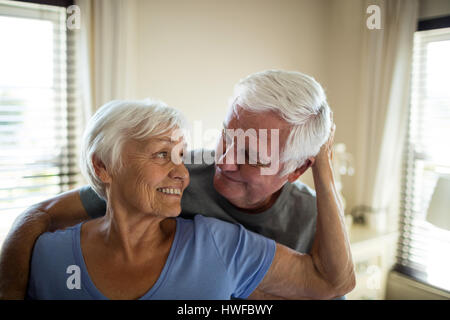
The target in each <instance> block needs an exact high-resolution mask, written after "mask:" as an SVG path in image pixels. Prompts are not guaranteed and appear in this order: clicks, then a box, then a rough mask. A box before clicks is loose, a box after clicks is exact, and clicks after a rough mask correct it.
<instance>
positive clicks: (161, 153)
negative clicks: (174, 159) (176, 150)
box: [156, 151, 167, 159]
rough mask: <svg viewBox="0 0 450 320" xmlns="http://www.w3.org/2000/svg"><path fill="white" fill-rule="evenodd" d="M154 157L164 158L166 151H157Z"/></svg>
mask: <svg viewBox="0 0 450 320" xmlns="http://www.w3.org/2000/svg"><path fill="white" fill-rule="evenodd" d="M156 157H157V158H159V159H165V158H167V152H165V151H163V152H158V153H157V154H156Z"/></svg>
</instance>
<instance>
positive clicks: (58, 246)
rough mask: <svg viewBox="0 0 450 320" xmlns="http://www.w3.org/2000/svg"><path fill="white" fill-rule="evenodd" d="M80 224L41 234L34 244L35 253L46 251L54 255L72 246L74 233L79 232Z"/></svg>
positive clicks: (44, 252)
mask: <svg viewBox="0 0 450 320" xmlns="http://www.w3.org/2000/svg"><path fill="white" fill-rule="evenodd" d="M80 226H81V223H79V224H77V225H75V226H72V227H69V228H66V229H61V230H55V231H53V232H45V233H43V234H41V235H40V236H39V238H38V239H37V240H36V243H35V245H34V253H35V255H36V254H46V253H48V254H52V255H55V254H57V253H60V252H64V251H65V250H67V249H68V248H72V245H73V240H74V235H76V233H77V232H78V233H79V231H80Z"/></svg>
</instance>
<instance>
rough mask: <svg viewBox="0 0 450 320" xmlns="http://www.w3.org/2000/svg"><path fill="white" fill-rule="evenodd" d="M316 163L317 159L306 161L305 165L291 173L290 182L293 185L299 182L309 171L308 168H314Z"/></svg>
mask: <svg viewBox="0 0 450 320" xmlns="http://www.w3.org/2000/svg"><path fill="white" fill-rule="evenodd" d="M315 161H316V159H315V158H314V157H310V158H308V159H306V161H305V163H304V164H303V165H302V166H301V167H298V168H297V169H295V171H294V172H291V173H290V174H289V175H288V181H289V182H291V183H292V182H294V181H295V180H297V179H298V178H299V177H300V176H301V175H302V174H303V173H305V171H306V170H308V168H310V167H312V166H313V164H314V162H315Z"/></svg>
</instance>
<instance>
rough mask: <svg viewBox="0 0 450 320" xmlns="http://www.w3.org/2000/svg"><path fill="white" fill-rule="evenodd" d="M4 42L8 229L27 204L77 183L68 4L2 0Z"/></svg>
mask: <svg viewBox="0 0 450 320" xmlns="http://www.w3.org/2000/svg"><path fill="white" fill-rule="evenodd" d="M0 46H1V50H0V150H1V151H0V233H1V232H3V233H4V232H5V230H4V229H5V228H7V227H9V225H10V222H11V220H12V219H13V218H14V217H15V216H17V214H18V213H20V212H22V211H23V210H24V209H25V208H26V207H28V206H29V205H31V204H33V203H36V202H39V201H41V200H44V199H46V198H49V197H50V196H52V195H55V194H57V193H60V192H63V191H66V190H68V189H69V188H71V187H73V186H74V185H76V184H77V181H78V179H79V171H78V166H77V153H78V151H77V146H78V140H77V138H78V137H77V125H78V114H77V107H76V106H77V99H76V91H75V79H74V77H75V72H74V68H73V65H74V58H75V54H74V52H73V48H74V46H73V40H72V36H71V35H70V34H69V36H68V34H67V32H66V8H64V7H55V6H45V5H37V4H26V3H23V2H15V1H14V2H12V1H0ZM68 75H69V76H68ZM2 228H3V229H2ZM1 236H2V235H1V234H0V237H1ZM3 236H4V234H3ZM0 241H1V239H0Z"/></svg>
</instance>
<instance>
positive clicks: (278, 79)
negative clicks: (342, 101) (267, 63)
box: [230, 70, 331, 176]
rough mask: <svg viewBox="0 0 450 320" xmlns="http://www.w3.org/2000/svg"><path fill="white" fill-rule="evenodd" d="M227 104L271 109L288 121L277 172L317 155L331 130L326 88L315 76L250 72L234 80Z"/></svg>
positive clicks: (250, 109) (290, 170) (263, 110)
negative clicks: (237, 80) (281, 164)
mask: <svg viewBox="0 0 450 320" xmlns="http://www.w3.org/2000/svg"><path fill="white" fill-rule="evenodd" d="M230 104H231V108H233V110H234V111H235V110H236V107H237V106H238V105H239V106H240V107H241V108H243V109H244V110H247V111H251V112H267V111H274V112H276V113H277V114H278V115H279V116H280V117H281V118H282V119H284V120H285V121H286V122H287V123H288V124H289V125H290V133H289V136H288V138H287V140H286V142H285V144H284V146H283V145H280V150H282V154H281V155H280V161H281V162H282V163H284V166H283V170H282V171H281V172H280V173H279V175H280V176H283V175H285V174H288V173H291V172H293V171H294V170H295V169H296V168H298V167H300V166H302V165H303V164H304V163H305V161H306V160H307V159H308V158H309V157H313V156H316V155H317V154H318V153H319V151H320V147H321V146H322V145H323V144H324V143H325V142H326V141H327V139H328V136H329V134H330V129H331V119H330V112H331V110H330V107H329V106H328V103H327V99H326V95H325V92H324V90H323V88H322V86H321V85H320V84H319V83H318V82H317V81H316V80H315V79H314V78H312V77H310V76H308V75H306V74H303V73H300V72H293V71H283V70H267V71H263V72H257V73H253V74H251V75H249V76H247V77H246V78H244V79H242V80H240V81H239V82H238V83H237V84H236V86H235V87H234V94H233V96H232V97H231V98H230ZM281 143H282V142H281V141H280V144H281Z"/></svg>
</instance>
